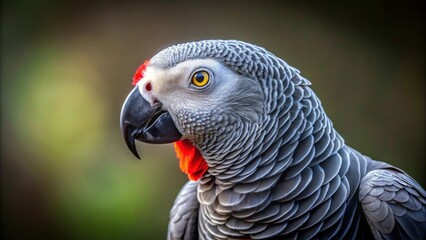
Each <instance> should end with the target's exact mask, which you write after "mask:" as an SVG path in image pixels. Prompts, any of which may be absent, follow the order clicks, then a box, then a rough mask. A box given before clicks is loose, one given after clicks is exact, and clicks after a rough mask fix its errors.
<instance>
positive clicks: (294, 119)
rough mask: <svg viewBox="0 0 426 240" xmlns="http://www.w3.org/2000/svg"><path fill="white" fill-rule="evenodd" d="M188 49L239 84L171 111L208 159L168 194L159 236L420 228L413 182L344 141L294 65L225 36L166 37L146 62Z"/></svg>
mask: <svg viewBox="0 0 426 240" xmlns="http://www.w3.org/2000/svg"><path fill="white" fill-rule="evenodd" d="M195 59H213V60H215V61H217V62H219V63H220V64H222V65H223V66H225V67H226V68H228V69H229V70H230V71H232V72H233V73H234V74H235V76H238V78H239V80H238V82H239V83H240V84H241V85H240V87H239V88H238V89H233V92H230V93H227V94H228V95H227V98H226V100H227V101H228V103H229V104H223V105H220V107H219V106H217V107H216V108H215V107H214V106H213V107H211V108H210V109H204V110H201V109H197V110H196V111H195V110H193V111H192V109H188V108H185V109H180V110H179V111H177V112H176V113H175V115H173V117H174V120H175V122H176V125H178V126H179V128H180V130H181V131H182V132H183V133H187V137H188V138H190V139H191V140H192V142H193V143H194V144H195V145H196V146H197V148H198V149H199V150H200V152H201V153H202V155H203V157H204V158H205V160H206V162H207V163H208V165H209V169H208V171H207V172H206V174H205V175H204V176H203V177H202V178H201V179H200V180H199V181H198V182H197V183H188V184H187V185H185V187H184V188H183V189H182V191H181V192H180V194H179V195H178V197H177V199H176V201H175V204H174V206H173V209H172V211H171V215H170V224H169V234H168V237H169V239H196V238H199V239H229V238H251V239H263V238H272V237H278V238H280V237H281V238H285V239H311V238H313V239H331V238H333V239H363V238H366V239H368V238H373V237H375V238H376V239H401V238H402V239H425V238H426V207H425V206H426V193H425V191H424V190H423V189H422V187H421V186H420V185H419V184H418V183H417V182H416V181H414V180H413V179H412V178H410V177H409V176H408V175H407V174H406V173H404V172H403V171H401V170H399V169H397V168H395V167H393V166H390V165H389V164H386V163H383V162H379V161H374V160H372V159H370V158H369V157H367V156H364V155H362V154H360V153H359V152H357V151H356V150H354V149H352V148H350V147H349V146H347V145H346V144H345V142H344V140H343V138H342V137H341V136H340V135H339V134H338V133H337V131H336V130H335V129H334V128H333V124H332V122H331V121H330V119H329V118H328V117H327V115H326V114H325V112H324V110H323V108H322V106H321V102H320V100H319V99H318V98H317V96H316V95H315V93H314V92H313V91H312V89H311V88H310V87H309V85H310V84H311V83H310V82H309V81H308V80H307V79H305V78H304V77H302V76H301V75H300V72H299V71H298V70H297V69H295V68H293V67H291V66H289V65H288V64H287V63H285V62H284V61H283V60H281V59H280V58H278V57H276V56H274V55H273V54H272V53H270V52H268V51H266V50H265V49H263V48H261V47H258V46H255V45H251V44H247V43H244V42H240V41H232V40H231V41H223V40H209V41H200V42H191V43H185V44H179V45H176V46H172V47H169V48H166V49H165V50H163V51H161V52H159V53H158V54H157V55H155V56H154V57H153V58H152V59H151V61H150V66H152V67H153V68H158V69H169V68H172V67H174V66H176V65H178V64H179V63H182V62H186V61H189V60H195ZM169 105H170V103H169Z"/></svg>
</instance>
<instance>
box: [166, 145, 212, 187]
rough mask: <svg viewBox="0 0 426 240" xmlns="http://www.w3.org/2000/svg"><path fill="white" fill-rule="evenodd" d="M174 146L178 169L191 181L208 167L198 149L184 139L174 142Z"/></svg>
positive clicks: (195, 179)
mask: <svg viewBox="0 0 426 240" xmlns="http://www.w3.org/2000/svg"><path fill="white" fill-rule="evenodd" d="M174 147H175V151H176V156H177V158H178V159H179V167H180V170H182V172H184V173H185V174H187V175H188V178H189V179H190V180H192V181H197V180H198V179H200V178H201V177H202V176H203V175H204V173H205V172H206V171H207V169H208V168H209V166H208V165H207V163H206V161H205V160H204V158H203V156H201V153H200V151H198V149H197V148H196V147H195V146H194V145H193V144H192V143H191V142H190V141H189V140H186V139H185V140H180V141H177V142H175V143H174Z"/></svg>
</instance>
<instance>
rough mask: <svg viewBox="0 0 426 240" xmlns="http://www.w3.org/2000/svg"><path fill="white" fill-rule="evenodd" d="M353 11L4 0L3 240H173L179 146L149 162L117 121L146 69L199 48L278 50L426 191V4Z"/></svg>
mask: <svg viewBox="0 0 426 240" xmlns="http://www.w3.org/2000/svg"><path fill="white" fill-rule="evenodd" d="M154 2H155V3H154ZM352 2H353V3H352V4H346V3H345V4H344V3H340V2H338V1H336V2H327V3H325V2H323V1H317V3H315V4H305V3H299V4H294V3H293V4H292V3H281V2H280V1H210V3H200V2H199V1H182V2H179V3H174V2H173V1H170V2H169V1H159V2H157V1H151V2H144V1H142V2H128V1H116V2H108V1H71V0H67V1H53V0H43V1H30V0H6V1H2V2H1V237H2V239H37V238H43V239H51V238H55V239H59V238H60V239H63V238H70V239H165V236H166V235H165V233H166V229H167V221H168V212H169V209H170V207H171V205H172V203H173V200H174V197H175V196H176V194H177V192H178V191H179V189H180V187H181V186H182V185H183V183H184V182H185V181H186V176H185V175H184V174H182V173H181V172H180V170H179V167H178V162H177V160H176V158H175V155H174V153H173V150H172V147H171V146H170V145H164V146H158V145H145V144H138V148H139V151H140V153H141V154H142V157H143V160H141V161H137V160H136V159H135V158H134V157H133V156H132V154H131V153H130V152H129V151H128V150H127V148H126V146H125V144H124V141H123V140H122V137H121V133H120V129H119V114H120V108H121V105H122V103H123V101H124V99H125V97H126V96H127V94H128V93H129V91H130V90H131V88H132V87H131V85H130V83H131V78H132V75H133V73H134V71H135V70H136V68H137V67H138V66H139V64H141V63H142V62H143V61H144V60H145V59H147V58H150V57H152V56H153V55H154V54H155V53H156V52H158V51H159V50H161V49H162V48H164V47H166V46H169V45H171V44H174V43H178V42H185V41H190V40H201V39H219V38H220V39H239V40H243V41H247V42H251V43H254V44H258V45H261V46H263V47H265V48H266V49H268V50H270V51H272V52H273V53H275V54H276V55H277V56H279V57H281V58H283V59H284V60H285V61H287V62H288V63H289V64H290V65H292V66H294V67H296V68H299V69H300V70H301V71H302V75H303V76H305V77H306V78H308V79H310V80H311V82H312V83H313V89H314V90H315V91H316V93H317V94H318V96H319V97H320V99H321V100H322V104H323V106H324V108H325V110H326V111H327V113H328V115H329V116H330V118H331V119H332V120H333V122H334V125H335V127H336V129H337V130H338V131H339V132H340V133H341V135H342V136H343V137H344V138H345V139H346V142H347V143H348V144H349V145H350V146H352V147H354V148H356V149H357V150H359V151H361V152H362V153H364V154H366V155H369V156H372V157H373V158H375V159H379V160H384V161H387V162H389V163H391V164H393V165H395V166H397V167H400V168H402V169H404V170H405V171H406V172H408V173H409V174H410V175H411V176H413V177H414V178H415V179H417V180H418V181H419V182H420V183H421V184H422V185H423V186H425V184H426V180H425V172H426V171H425V21H424V20H425V19H424V17H423V15H424V12H425V11H424V8H423V7H422V5H421V3H422V2H420V1H418V2H415V1H361V2H359V1H352Z"/></svg>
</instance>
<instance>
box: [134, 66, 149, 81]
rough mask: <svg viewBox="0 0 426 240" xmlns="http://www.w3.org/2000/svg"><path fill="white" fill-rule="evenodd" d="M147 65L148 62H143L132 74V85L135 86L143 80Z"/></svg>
mask: <svg viewBox="0 0 426 240" xmlns="http://www.w3.org/2000/svg"><path fill="white" fill-rule="evenodd" d="M148 64H149V60H145V62H143V64H142V65H140V66H139V67H138V69H137V70H136V72H135V74H133V81H132V85H133V86H136V84H137V83H138V82H139V81H140V80H141V79H142V78H143V76H144V73H145V69H146V66H147V65H148Z"/></svg>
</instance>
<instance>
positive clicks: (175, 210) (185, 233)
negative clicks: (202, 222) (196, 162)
mask: <svg viewBox="0 0 426 240" xmlns="http://www.w3.org/2000/svg"><path fill="white" fill-rule="evenodd" d="M197 186H198V183H197V182H193V181H189V182H187V183H186V184H185V185H184V186H183V187H182V189H181V190H180V192H179V194H178V196H177V197H176V200H175V202H174V203H173V207H172V209H171V210H170V221H169V227H168V233H167V239H169V240H178V239H185V240H186V239H198V209H199V207H200V203H199V202H198V199H197Z"/></svg>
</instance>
